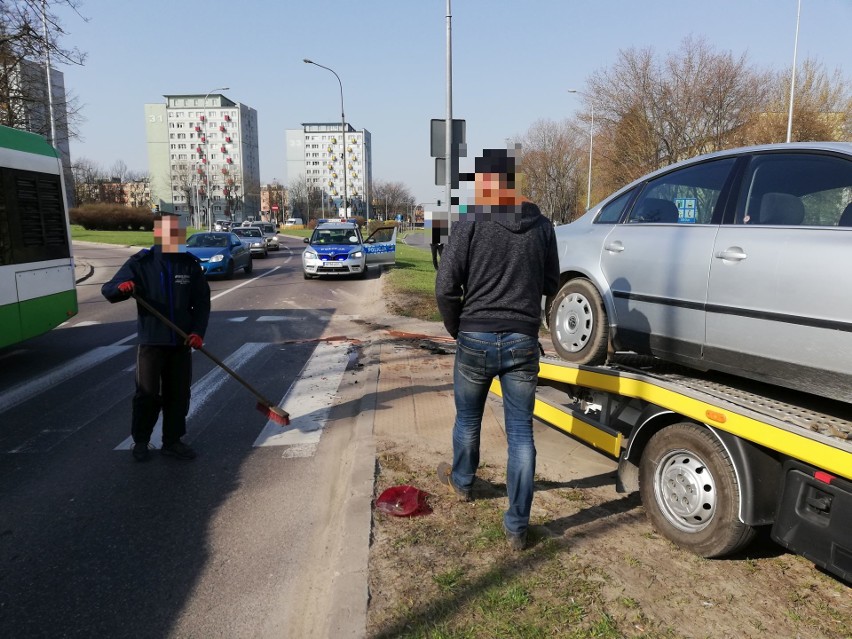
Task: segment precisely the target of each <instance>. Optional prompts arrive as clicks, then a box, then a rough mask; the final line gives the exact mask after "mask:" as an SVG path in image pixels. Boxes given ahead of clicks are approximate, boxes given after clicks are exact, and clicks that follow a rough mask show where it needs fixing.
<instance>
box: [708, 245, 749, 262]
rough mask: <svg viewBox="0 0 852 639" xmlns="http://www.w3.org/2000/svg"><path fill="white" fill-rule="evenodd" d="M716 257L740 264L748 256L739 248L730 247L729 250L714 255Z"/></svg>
mask: <svg viewBox="0 0 852 639" xmlns="http://www.w3.org/2000/svg"><path fill="white" fill-rule="evenodd" d="M716 257H718V258H719V259H722V260H729V261H731V262H740V261H742V260H744V259H746V258H747V257H748V254H747V253H746V252H745V251H744V250H742V249H741V248H740V247H739V246H732V247H730V248H727V249H725V250H724V251H719V252H718V253H716Z"/></svg>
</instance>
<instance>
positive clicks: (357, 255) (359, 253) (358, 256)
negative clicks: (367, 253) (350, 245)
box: [349, 251, 364, 260]
mask: <svg viewBox="0 0 852 639" xmlns="http://www.w3.org/2000/svg"><path fill="white" fill-rule="evenodd" d="M349 257H354V258H355V259H356V260H357V259H361V258H362V257H364V251H355V252H354V253H350V254H349Z"/></svg>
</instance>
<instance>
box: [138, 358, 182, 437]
mask: <svg viewBox="0 0 852 639" xmlns="http://www.w3.org/2000/svg"><path fill="white" fill-rule="evenodd" d="M191 382H192V354H191V351H190V348H189V346H151V345H147V344H140V345H139V346H138V348H137V351H136V394H135V395H134V396H133V421H132V424H131V431H130V432H131V434H132V435H133V441H134V442H141V443H147V442H148V441H150V439H151V433H152V432H154V426H156V424H157V417H158V416H159V414H160V409H161V408H162V410H163V444H172V443H174V442H176V441H177V440H179V439H180V438H181V437H183V436H184V435H185V434H186V415H187V413H188V412H189V387H190V384H191Z"/></svg>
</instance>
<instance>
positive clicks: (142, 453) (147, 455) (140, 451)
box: [133, 442, 151, 462]
mask: <svg viewBox="0 0 852 639" xmlns="http://www.w3.org/2000/svg"><path fill="white" fill-rule="evenodd" d="M133 459H135V460H136V461H138V462H146V461H148V460H149V459H151V451H149V450H148V442H136V443H134V444H133Z"/></svg>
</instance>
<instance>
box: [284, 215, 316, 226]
mask: <svg viewBox="0 0 852 639" xmlns="http://www.w3.org/2000/svg"><path fill="white" fill-rule="evenodd" d="M304 224H305V223H304V222H303V221H302V218H300V217H291V218H290V219H289V220H287V221H286V222H284V226H285V227H286V226H304ZM317 226H319V225H317Z"/></svg>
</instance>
